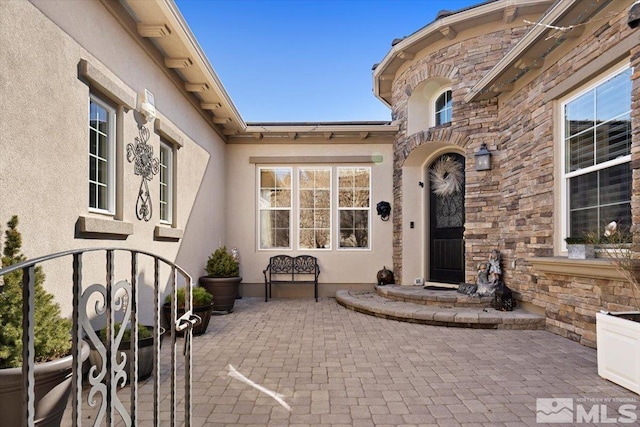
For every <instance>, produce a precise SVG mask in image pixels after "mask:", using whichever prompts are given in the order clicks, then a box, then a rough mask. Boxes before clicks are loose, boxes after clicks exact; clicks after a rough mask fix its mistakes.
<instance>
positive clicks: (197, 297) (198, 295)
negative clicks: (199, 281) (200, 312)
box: [164, 287, 213, 308]
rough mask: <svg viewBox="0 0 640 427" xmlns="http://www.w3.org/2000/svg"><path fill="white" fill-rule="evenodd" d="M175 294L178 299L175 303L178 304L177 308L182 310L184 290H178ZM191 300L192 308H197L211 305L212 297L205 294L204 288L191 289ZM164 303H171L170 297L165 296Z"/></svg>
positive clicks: (207, 293)
mask: <svg viewBox="0 0 640 427" xmlns="http://www.w3.org/2000/svg"><path fill="white" fill-rule="evenodd" d="M177 294H178V298H177V300H176V301H177V302H178V307H180V308H184V303H185V298H186V296H185V294H186V292H185V288H180V289H178V292H177ZM191 298H192V299H193V305H194V307H199V306H203V305H209V304H211V301H212V300H213V295H211V294H210V293H209V292H207V290H206V289H205V288H202V287H195V288H192V289H191ZM164 302H167V303H168V302H171V295H167V296H166V298H165V299H164Z"/></svg>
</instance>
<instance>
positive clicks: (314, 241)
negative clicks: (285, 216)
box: [298, 168, 331, 249]
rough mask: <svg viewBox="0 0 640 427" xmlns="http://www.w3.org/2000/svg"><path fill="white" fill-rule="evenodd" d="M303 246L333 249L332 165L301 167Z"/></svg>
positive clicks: (299, 172) (300, 195)
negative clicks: (329, 166)
mask: <svg viewBox="0 0 640 427" xmlns="http://www.w3.org/2000/svg"><path fill="white" fill-rule="evenodd" d="M298 186H299V193H298V194H299V206H300V209H299V214H300V217H299V227H298V230H299V233H300V235H299V243H298V247H299V248H301V249H331V168H300V169H298Z"/></svg>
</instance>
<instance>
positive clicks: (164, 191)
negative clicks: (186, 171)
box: [160, 141, 173, 224]
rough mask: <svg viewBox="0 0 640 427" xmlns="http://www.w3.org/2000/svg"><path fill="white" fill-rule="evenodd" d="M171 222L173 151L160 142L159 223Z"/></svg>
mask: <svg viewBox="0 0 640 427" xmlns="http://www.w3.org/2000/svg"><path fill="white" fill-rule="evenodd" d="M172 221H173V149H172V147H171V146H170V145H168V144H167V143H165V142H162V141H160V222H163V223H167V224H171V222H172Z"/></svg>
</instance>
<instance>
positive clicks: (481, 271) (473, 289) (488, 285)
mask: <svg viewBox="0 0 640 427" xmlns="http://www.w3.org/2000/svg"><path fill="white" fill-rule="evenodd" d="M501 264H502V256H501V255H500V252H499V251H498V250H497V249H494V250H492V251H491V254H490V255H489V259H488V260H487V261H486V262H481V263H480V264H478V273H477V279H476V283H475V284H473V283H461V284H460V286H459V287H458V292H460V293H463V294H467V295H471V296H477V297H489V296H493V294H494V292H495V290H496V289H497V287H498V284H499V283H500V282H502V267H501Z"/></svg>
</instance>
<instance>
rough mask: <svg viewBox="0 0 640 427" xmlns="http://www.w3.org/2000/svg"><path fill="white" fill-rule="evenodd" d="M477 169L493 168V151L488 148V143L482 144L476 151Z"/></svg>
mask: <svg viewBox="0 0 640 427" xmlns="http://www.w3.org/2000/svg"><path fill="white" fill-rule="evenodd" d="M475 157H476V170H477V171H488V170H490V169H491V151H489V150H487V144H485V143H484V142H483V143H482V144H480V149H479V150H478V151H476V154H475Z"/></svg>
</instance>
